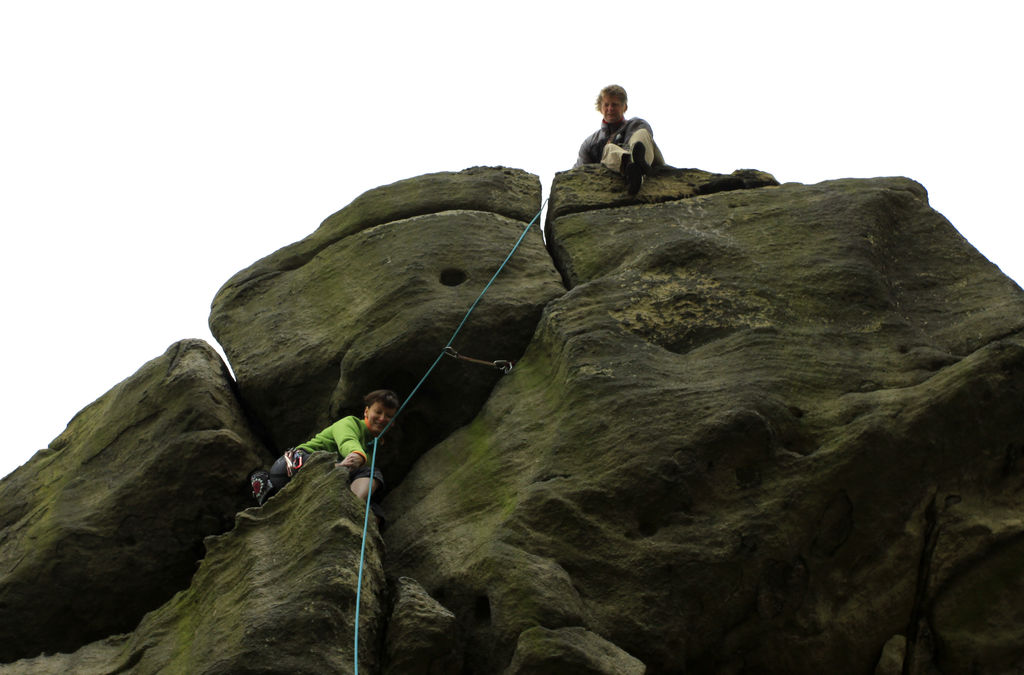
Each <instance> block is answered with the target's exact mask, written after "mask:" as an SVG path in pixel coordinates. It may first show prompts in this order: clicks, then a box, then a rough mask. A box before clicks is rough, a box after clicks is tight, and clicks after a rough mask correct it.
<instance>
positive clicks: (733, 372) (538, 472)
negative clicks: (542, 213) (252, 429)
mask: <svg viewBox="0 0 1024 675" xmlns="http://www.w3.org/2000/svg"><path fill="white" fill-rule="evenodd" d="M576 173H578V174H579V176H580V180H584V179H586V178H587V176H588V175H589V174H587V173H586V172H576ZM569 174H570V175H568V176H566V175H565V174H562V176H564V178H563V182H564V183H565V185H564V186H563V187H561V189H571V188H572V181H573V180H575V179H576V178H575V173H574V172H569ZM557 189H560V188H559V186H556V190H557ZM582 191H583V190H582V189H581V190H579V192H582ZM556 197H557V194H556V193H554V192H553V196H552V202H553V203H555V202H556V201H557V200H556ZM549 225H550V228H549V232H548V235H549V245H550V246H551V248H552V250H553V251H554V253H555V257H556V259H557V260H558V261H559V264H560V268H561V271H562V274H563V277H564V278H565V279H566V280H567V282H568V283H569V285H570V286H571V288H572V290H571V291H570V292H569V293H567V294H565V295H564V296H561V297H559V298H557V299H555V300H554V301H552V302H551V303H549V304H548V306H547V307H546V308H545V311H544V314H543V316H542V318H541V322H540V325H539V327H538V329H537V332H536V334H535V336H534V339H533V341H532V342H531V344H530V347H529V348H528V350H527V352H526V354H525V355H524V357H523V359H522V360H521V361H520V363H519V364H518V365H517V367H516V369H515V371H514V372H513V373H512V374H511V375H510V376H509V377H507V378H505V379H504V380H502V381H501V382H500V383H499V384H498V386H497V387H496V388H495V390H494V392H493V393H492V395H491V397H490V399H489V400H488V402H487V404H486V405H485V407H484V409H483V410H482V411H481V413H480V414H479V415H478V416H477V418H476V419H475V420H474V421H473V422H472V423H471V424H469V425H467V426H466V427H464V428H462V429H459V430H457V431H456V432H455V433H454V434H452V435H451V436H450V437H449V438H447V439H446V440H445V441H443V442H442V443H440V444H439V445H438V446H436V447H435V448H433V449H431V450H430V451H429V452H428V453H427V454H426V455H425V456H424V458H423V460H422V461H421V462H419V463H418V464H417V466H416V467H415V469H414V470H413V471H412V472H411V473H410V475H409V476H408V477H407V479H406V480H405V481H404V482H403V484H402V485H400V486H398V488H397V489H396V490H395V491H394V492H393V493H392V494H391V495H390V497H389V500H388V502H387V506H388V508H389V509H391V510H392V511H393V512H394V513H396V514H400V515H398V516H397V518H396V522H395V524H394V525H393V526H392V527H391V529H389V530H388V532H387V533H386V540H387V543H388V548H389V557H388V567H389V569H390V570H391V571H392V573H393V574H406V575H409V576H413V577H415V578H416V579H417V580H418V581H420V583H422V584H423V586H424V588H426V589H427V591H429V592H430V593H431V594H437V593H443V595H444V597H445V599H446V600H445V603H446V606H448V607H449V608H451V609H452V610H453V611H454V612H455V613H456V615H457V616H459V617H460V622H461V625H462V631H463V634H464V635H465V636H466V645H467V647H466V659H467V662H470V663H474V664H477V666H478V667H480V668H481V669H482V670H484V671H488V672H494V671H496V670H500V669H501V668H503V667H505V665H506V664H507V663H509V659H510V658H511V656H512V654H513V652H514V651H515V649H516V646H515V645H516V640H517V636H516V635H515V633H516V630H517V629H521V628H522V627H525V626H527V625H530V624H539V625H542V626H544V627H546V628H552V629H553V628H560V627H567V625H568V623H567V622H568V621H569V620H570V615H571V613H570V612H567V608H568V607H577V609H575V610H574V611H575V612H576V613H577V614H578V615H579V616H580V617H581V618H582V622H581V623H580V625H581V626H583V627H584V628H586V629H587V630H589V631H591V632H593V633H595V634H596V635H599V636H600V637H601V638H603V639H604V640H607V641H608V642H610V643H612V644H614V645H616V646H617V647H618V648H620V649H623V650H624V651H626V652H628V653H629V654H631V655H632V656H634V657H636V658H638V659H640V660H641V661H642V662H643V663H644V664H646V666H647V668H648V672H651V673H668V672H683V671H686V672H734V671H735V672H739V671H749V672H786V673H821V672H870V671H871V670H872V669H874V667H875V665H876V664H877V662H878V660H879V655H880V654H881V652H882V648H883V646H884V645H885V644H886V642H887V641H888V640H889V639H890V637H891V636H893V635H896V634H905V635H906V636H907V646H906V649H907V651H908V653H911V654H914V653H919V652H921V651H922V650H924V651H927V652H928V659H930V660H932V661H933V662H934V664H936V667H938V668H939V669H940V670H941V671H942V672H955V671H962V670H963V669H965V668H968V665H969V666H970V668H974V669H979V668H980V670H982V671H985V672H1000V671H1001V670H1003V669H1006V668H1009V667H1011V666H1012V665H1013V664H1014V663H1016V662H1017V660H1019V659H1020V658H1021V656H1022V650H1024V647H1022V646H1021V645H1022V644H1024V642H1022V641H1021V639H1020V637H1021V635H1022V631H1024V616H1022V614H1021V610H1020V608H1021V607H1024V572H1022V569H1024V568H1022V567H1021V566H1020V565H1016V566H1014V564H1013V563H1012V562H1011V561H1013V560H1017V561H1018V562H1019V560H1020V558H1019V555H1018V551H1017V549H1018V548H1020V546H1019V542H1020V541H1021V540H1022V539H1024V518H1022V515H1024V467H1022V465H1021V462H1020V461H1019V460H1018V457H1019V456H1020V448H1021V447H1022V441H1024V415H1021V408H1020V402H1021V400H1024V335H1022V329H1024V293H1022V292H1021V290H1020V288H1018V287H1017V286H1016V285H1015V284H1014V283H1013V282H1012V281H1011V280H1009V279H1007V278H1006V277H1005V276H1003V275H1002V274H1001V273H1000V272H999V270H998V269H997V268H996V267H995V266H993V265H992V264H990V263H989V262H988V261H986V260H985V259H984V258H983V257H982V256H980V255H979V254H978V253H977V251H975V250H974V249H973V248H972V247H971V246H970V245H969V244H968V243H967V242H966V241H964V240H963V238H962V237H961V236H960V235H959V234H958V233H957V232H956V231H955V230H954V229H953V228H952V227H951V226H950V224H949V223H948V222H947V221H946V220H945V219H944V218H943V217H942V216H941V215H940V214H938V213H936V212H935V211H933V210H932V209H931V208H930V207H929V206H928V203H927V199H926V194H925V191H924V189H923V188H922V187H921V186H920V185H918V184H916V183H914V182H913V181H910V180H907V179H900V178H892V179H871V180H839V181H830V182H826V183H822V184H819V185H812V186H805V185H796V184H791V185H782V186H777V187H763V188H760V189H752V190H736V191H731V192H721V193H716V194H711V195H698V196H695V197H691V198H687V199H684V200H680V201H670V202H664V203H659V204H639V205H631V206H620V207H616V208H605V209H600V208H593V209H589V210H585V211H578V212H570V213H567V214H566V215H563V216H561V217H556V218H555V219H554V220H553V221H551V222H550V223H549ZM509 549H519V550H520V551H521V557H522V558H523V559H530V560H545V561H548V565H550V566H551V567H553V568H554V567H557V568H558V569H560V570H562V571H563V572H564V577H565V579H564V581H563V582H560V584H558V585H556V586H555V587H554V588H558V587H562V588H564V589H565V591H564V592H562V593H553V592H552V589H553V587H552V586H549V585H547V584H538V585H537V587H533V586H531V585H530V584H528V583H527V584H524V583H523V582H522V579H521V578H519V577H518V576H517V575H516V574H514V573H509V574H508V575H505V576H503V575H500V574H494V572H493V570H494V569H499V568H501V567H502V561H504V560H509V559H514V556H512V555H511V554H510V553H509ZM506 569H507V568H506ZM540 586H543V588H540ZM481 608H482V609H483V610H486V611H481ZM545 608H548V609H549V611H547V612H546V611H545ZM538 617H540V618H538ZM990 621H993V622H995V623H996V624H997V626H998V628H993V627H992V626H987V624H988V622H990ZM920 623H925V624H927V628H928V630H927V631H926V630H922V629H919V628H915V626H917V625H918V624H920ZM983 626H987V627H983ZM937 644H942V645H955V646H956V650H955V652H951V651H948V650H946V649H942V650H938V649H932V647H931V646H930V645H937ZM925 661H926V659H925V657H924V656H920V657H919V658H918V659H917V662H918V663H921V664H924V663H925Z"/></svg>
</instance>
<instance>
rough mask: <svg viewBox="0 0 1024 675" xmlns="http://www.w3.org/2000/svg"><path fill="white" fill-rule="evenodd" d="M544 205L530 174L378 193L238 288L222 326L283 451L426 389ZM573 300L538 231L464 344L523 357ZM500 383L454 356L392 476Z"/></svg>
mask: <svg viewBox="0 0 1024 675" xmlns="http://www.w3.org/2000/svg"><path fill="white" fill-rule="evenodd" d="M539 208H540V181H539V180H538V179H537V177H536V176H534V175H531V174H528V173H526V172H523V171H518V170H512V169H501V168H489V169H488V168H476V169H468V170H466V171H463V172H460V173H443V174H431V175H428V176H422V177H419V178H412V179H409V180H406V181H401V182H399V183H395V184H394V185H389V186H385V187H383V188H378V189H376V190H372V191H370V192H368V193H366V194H365V195H363V196H362V197H360V198H359V199H357V200H355V201H354V202H353V203H352V204H351V205H349V206H348V207H346V208H345V209H343V210H342V211H340V212H338V213H337V214H335V215H333V216H331V217H330V218H328V219H327V220H325V221H324V223H323V225H321V227H320V228H319V229H318V230H317V231H316V232H315V233H313V234H312V235H310V237H309V238H308V239H307V240H304V241H303V242H299V243H298V244H295V245H293V246H290V247H288V248H285V249H282V250H281V251H278V252H277V253H274V254H272V255H270V256H268V257H266V258H264V259H263V260H261V261H259V262H257V263H255V264H254V265H253V266H252V267H250V268H249V269H247V270H243V271H242V272H240V273H238V274H237V275H235V276H234V277H233V278H232V279H231V280H229V281H228V282H227V283H226V284H225V285H224V287H223V288H221V290H220V291H219V292H218V294H217V296H216V298H215V299H214V301H213V308H212V311H211V314H210V327H211V330H212V331H213V334H214V335H215V336H216V337H217V339H218V341H219V342H220V343H221V344H222V345H223V347H224V350H225V353H226V354H227V357H228V360H229V362H230V363H231V365H232V368H233V369H234V372H235V375H236V376H237V378H238V384H239V388H240V391H241V393H242V396H243V398H244V400H245V401H246V402H247V404H249V405H250V406H251V408H252V410H253V411H254V413H255V416H256V417H257V418H258V420H259V422H260V423H261V424H262V425H263V427H264V428H265V429H266V430H267V432H268V435H269V437H270V438H272V439H273V442H274V443H275V444H276V445H277V449H281V448H284V447H288V446H291V445H295V444H298V443H301V442H304V441H306V440H308V439H309V438H311V437H312V436H313V434H315V433H316V432H318V431H320V430H321V429H323V428H324V427H326V426H327V425H328V424H330V423H331V422H333V421H334V420H336V419H337V418H339V417H341V416H343V415H345V414H349V413H351V412H357V413H361V412H362V408H361V401H362V396H363V395H364V394H365V393H367V392H368V391H370V390H372V389H377V388H390V389H394V390H395V391H397V392H399V394H400V395H403V396H404V395H406V394H407V393H408V392H410V391H412V390H413V388H414V387H415V386H416V384H417V382H418V381H419V380H420V378H421V377H422V376H423V375H424V374H425V373H426V372H427V370H428V367H429V366H430V365H431V364H432V363H433V362H435V360H436V359H438V358H439V357H440V356H441V354H442V349H443V348H444V347H445V346H446V345H447V343H448V341H449V339H450V338H451V337H452V335H453V334H454V332H455V331H456V329H457V328H459V327H460V325H462V324H461V322H462V320H463V319H464V317H465V315H466V312H467V311H468V310H469V309H470V308H471V307H472V306H473V303H474V302H475V301H476V299H477V298H478V297H479V294H480V293H481V292H482V291H483V290H484V289H485V288H487V282H488V281H489V280H490V279H491V278H492V276H493V275H494V274H495V272H496V271H497V270H498V269H499V267H500V266H501V263H502V261H503V260H504V259H505V258H506V256H507V255H508V254H509V252H510V251H511V250H512V248H513V246H514V245H515V244H516V242H517V241H519V239H520V237H521V236H522V235H523V232H524V230H525V229H526V227H527V225H528V224H529V223H530V222H531V220H533V219H534V218H535V217H536V216H537V215H538V214H537V211H538V209H539ZM564 290H565V289H564V287H563V286H562V285H561V281H560V279H559V276H558V273H557V272H556V271H555V269H554V267H553V265H552V263H551V260H550V258H549V257H548V255H547V253H546V251H545V249H544V245H543V242H542V239H541V235H540V229H539V227H537V228H533V229H531V230H530V231H529V232H527V233H526V236H525V238H524V239H523V241H522V243H521V245H520V246H519V248H518V250H517V251H516V252H515V254H514V255H513V256H512V258H511V260H510V261H509V263H508V265H507V266H506V267H505V268H504V269H503V270H502V272H501V276H500V278H499V279H498V280H497V282H496V283H494V284H493V285H492V286H491V287H490V288H489V289H488V290H487V293H486V294H485V296H484V297H483V298H482V300H481V301H480V303H479V304H478V305H476V306H475V309H474V310H473V314H472V316H471V317H470V318H469V320H468V321H467V322H466V323H465V325H464V327H463V328H462V329H461V332H460V333H459V335H458V337H457V339H456V340H455V341H454V343H453V344H452V347H453V348H454V349H455V350H456V351H457V352H459V353H461V354H463V355H465V356H469V357H472V358H476V359H481V360H485V361H494V360H510V361H514V360H516V359H518V358H519V356H520V354H522V352H523V351H524V349H525V348H526V345H527V343H528V342H529V339H530V336H531V335H532V333H533V330H534V327H535V326H536V323H537V320H538V319H539V317H540V312H541V310H542V309H543V307H544V305H545V304H546V303H547V302H548V301H549V300H551V299H552V298H554V297H557V296H558V295H560V294H561V293H563V292H564ZM500 377H501V373H500V372H499V371H498V370H496V369H495V368H488V367H485V366H480V365H477V364H471V363H468V362H464V361H457V360H455V359H451V358H443V359H442V360H441V361H440V362H439V363H438V364H437V367H436V368H435V369H434V371H433V372H432V374H431V376H430V378H428V380H427V381H426V383H425V384H424V385H423V387H422V389H421V390H420V392H419V394H418V396H419V400H418V404H417V406H416V407H415V408H414V409H410V410H409V411H408V413H407V414H404V415H403V416H402V432H403V435H404V439H405V440H404V441H403V442H401V443H399V444H398V445H399V449H400V452H401V454H393V453H389V454H387V455H386V456H385V457H383V458H381V460H380V463H381V466H382V468H383V469H384V470H385V471H386V472H387V473H388V474H389V477H390V478H394V479H400V478H401V475H402V474H403V473H404V472H405V471H406V470H407V469H408V467H409V466H410V465H411V464H412V462H413V461H415V459H416V457H417V456H418V455H419V454H420V452H422V450H424V449H425V448H427V447H430V446H431V445H433V444H434V443H436V442H437V441H439V440H441V439H442V438H444V437H445V436H446V435H447V434H448V433H450V432H451V431H452V430H453V429H455V428H457V427H458V426H461V425H462V424H465V423H466V422H468V421H469V420H470V419H472V418H473V416H474V415H475V414H476V412H477V411H478V410H479V408H480V406H481V405H482V404H483V401H484V400H485V399H486V397H487V395H488V392H489V391H490V390H491V388H492V387H493V386H494V384H495V383H496V382H497V380H498V379H500Z"/></svg>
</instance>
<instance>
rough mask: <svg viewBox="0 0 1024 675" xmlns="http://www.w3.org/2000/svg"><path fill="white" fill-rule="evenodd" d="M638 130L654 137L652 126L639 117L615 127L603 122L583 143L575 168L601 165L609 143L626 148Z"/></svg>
mask: <svg viewBox="0 0 1024 675" xmlns="http://www.w3.org/2000/svg"><path fill="white" fill-rule="evenodd" d="M638 129H647V131H648V132H649V133H650V134H651V136H654V131H653V130H651V125H650V124H648V123H647V122H645V121H644V120H642V119H640V118H639V117H634V118H633V119H629V120H625V121H623V122H620V123H619V124H614V125H613V124H608V123H607V122H601V128H600V129H598V130H597V131H595V132H594V133H592V134H591V135H590V136H588V137H587V140H585V141H583V145H581V146H580V154H579V156H578V157H577V158H576V164H574V165H573V168H576V167H577V166H582V165H584V164H600V162H601V154H602V153H603V152H604V146H605V145H606V144H607V143H609V142H611V143H614V144H615V145H618V146H619V147H622V148H625V147H626V143H627V142H628V141H629V137H630V136H632V135H633V132H635V131H637V130H638Z"/></svg>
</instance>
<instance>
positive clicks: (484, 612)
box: [473, 595, 491, 621]
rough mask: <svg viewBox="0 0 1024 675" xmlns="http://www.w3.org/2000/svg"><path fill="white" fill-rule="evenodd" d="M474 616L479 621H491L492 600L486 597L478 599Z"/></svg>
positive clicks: (482, 596)
mask: <svg viewBox="0 0 1024 675" xmlns="http://www.w3.org/2000/svg"><path fill="white" fill-rule="evenodd" d="M473 614H474V615H475V616H476V619H477V621H490V620H491V599H490V598H488V597H487V596H486V595H481V596H480V597H478V598H477V599H476V605H475V607H474V608H473Z"/></svg>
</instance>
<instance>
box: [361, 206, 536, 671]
mask: <svg viewBox="0 0 1024 675" xmlns="http://www.w3.org/2000/svg"><path fill="white" fill-rule="evenodd" d="M547 203H548V200H547V199H545V200H544V202H543V203H542V204H541V205H540V211H537V215H535V216H534V217H533V220H531V221H530V222H529V224H528V225H527V226H526V229H524V230H523V233H522V234H521V235H519V240H518V241H516V244H515V246H513V247H512V250H511V251H509V252H508V255H507V256H505V260H504V261H502V263H501V265H499V266H498V270H497V271H496V272H495V273H494V276H492V277H491V280H490V281H488V282H487V285H486V286H484V290H482V291H480V295H478V296H477V298H476V300H474V301H473V304H472V305H470V307H469V310H468V311H467V312H466V316H464V317H462V321H461V322H460V323H459V326H458V328H456V329H455V332H454V333H452V336H451V338H449V340H448V343H447V344H445V346H444V349H442V350H441V353H440V354H438V355H437V358H436V359H434V363H432V364H431V365H430V368H428V369H427V372H426V374H425V375H424V376H423V377H422V378H420V381H419V382H417V383H416V386H415V387H413V389H412V392H410V393H409V395H408V396H407V397H406V399H405V401H403V402H402V405H400V406H399V407H398V410H397V411H395V414H394V415H393V416H392V417H391V421H390V422H388V423H387V426H385V427H384V429H383V430H382V431H381V432H380V433H379V434H377V436H376V437H375V438H374V439H373V450H372V452H371V453H370V490H369V492H367V494H366V512H365V513H364V514H363V541H362V544H361V545H360V547H359V577H358V580H357V581H356V629H355V642H354V649H353V652H354V653H355V659H354V665H355V675H359V605H360V604H361V603H360V600H361V598H362V593H363V563H364V561H365V559H366V531H367V528H368V527H369V524H370V500H371V499H373V472H374V469H375V467H376V461H377V443H378V441H379V440H380V438H381V436H383V435H384V434H386V433H387V431H388V429H390V428H391V425H392V424H394V423H395V420H396V419H398V416H399V415H401V414H402V410H404V409H405V406H406V405H407V404H408V403H409V401H411V400H412V397H413V396H415V395H416V392H417V391H419V389H420V387H421V386H423V383H424V382H426V381H427V378H428V377H430V373H432V372H434V368H436V367H437V364H438V363H440V362H441V359H443V358H444V356H445V350H447V349H448V348H449V347H451V346H452V343H453V342H455V337H456V336H457V335H458V334H459V331H461V330H462V327H463V326H464V325H466V321H467V320H468V319H469V315H470V314H472V313H473V310H474V309H476V306H477V305H478V304H479V303H480V300H481V299H482V298H483V297H484V293H486V292H487V290H488V289H489V288H490V287H491V284H493V283H494V280H495V279H497V278H498V275H499V274H501V270H503V269H504V268H505V265H506V264H507V263H508V261H509V260H510V259H511V258H512V254H514V253H515V252H516V249H518V248H519V245H520V244H521V243H523V239H525V238H526V233H527V232H529V231H530V228H531V227H533V224H534V223H535V222H537V219H538V218H540V214H541V212H542V211H543V210H544V205H545V204H547Z"/></svg>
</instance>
